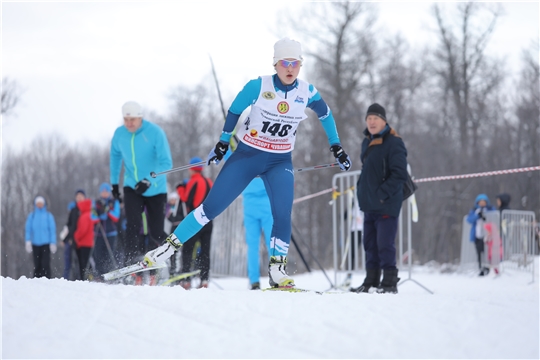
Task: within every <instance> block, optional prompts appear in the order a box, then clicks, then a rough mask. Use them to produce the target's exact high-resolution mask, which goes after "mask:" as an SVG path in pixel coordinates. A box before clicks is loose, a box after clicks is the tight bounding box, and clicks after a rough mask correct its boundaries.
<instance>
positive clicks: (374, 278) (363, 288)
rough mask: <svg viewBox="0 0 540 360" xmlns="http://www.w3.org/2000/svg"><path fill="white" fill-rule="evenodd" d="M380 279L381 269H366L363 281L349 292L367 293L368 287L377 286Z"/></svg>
mask: <svg viewBox="0 0 540 360" xmlns="http://www.w3.org/2000/svg"><path fill="white" fill-rule="evenodd" d="M380 281H381V269H366V278H365V279H364V283H363V284H362V285H360V286H359V287H357V288H351V289H350V291H351V292H355V293H368V292H369V289H371V288H372V287H373V288H377V287H379V283H380Z"/></svg>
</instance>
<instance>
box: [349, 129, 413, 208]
mask: <svg viewBox="0 0 540 360" xmlns="http://www.w3.org/2000/svg"><path fill="white" fill-rule="evenodd" d="M364 135H365V136H366V138H365V139H364V141H363V142H362V153H361V155H360V160H361V161H362V164H363V165H362V172H361V173H360V178H359V179H358V184H357V197H358V204H359V205H360V209H361V210H362V211H363V212H365V213H373V214H381V215H390V216H394V217H398V216H399V212H400V210H401V203H402V202H403V184H404V183H405V181H406V180H407V150H406V149H405V144H404V143H403V140H402V139H401V137H399V135H398V134H397V132H396V131H395V130H394V129H392V128H390V127H389V126H388V125H387V126H386V127H385V129H384V130H383V131H382V132H381V133H380V134H377V135H374V136H372V135H371V134H370V133H369V131H368V130H367V129H366V130H364Z"/></svg>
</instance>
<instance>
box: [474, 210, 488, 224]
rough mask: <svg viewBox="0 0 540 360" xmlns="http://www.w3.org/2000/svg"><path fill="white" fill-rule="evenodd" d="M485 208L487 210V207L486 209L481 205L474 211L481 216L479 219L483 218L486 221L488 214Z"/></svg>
mask: <svg viewBox="0 0 540 360" xmlns="http://www.w3.org/2000/svg"><path fill="white" fill-rule="evenodd" d="M485 210H486V209H484V208H483V207H479V208H478V209H476V210H475V211H474V213H475V214H476V215H478V218H479V219H482V220H484V221H485V220H486V216H485V215H484V211H485Z"/></svg>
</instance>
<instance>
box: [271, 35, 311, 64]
mask: <svg viewBox="0 0 540 360" xmlns="http://www.w3.org/2000/svg"><path fill="white" fill-rule="evenodd" d="M283 59H296V60H300V61H303V60H304V58H303V57H302V46H301V45H300V43H299V42H298V41H296V40H292V39H289V38H288V37H285V38H283V39H281V40H279V41H278V42H276V43H275V44H274V65H276V64H277V62H278V61H279V60H283Z"/></svg>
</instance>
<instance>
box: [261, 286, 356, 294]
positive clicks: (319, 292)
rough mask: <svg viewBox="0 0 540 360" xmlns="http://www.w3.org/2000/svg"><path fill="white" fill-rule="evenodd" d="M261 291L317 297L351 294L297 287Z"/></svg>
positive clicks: (272, 288)
mask: <svg viewBox="0 0 540 360" xmlns="http://www.w3.org/2000/svg"><path fill="white" fill-rule="evenodd" d="M261 290H262V291H282V292H290V293H313V294H317V295H325V294H349V292H334V291H317V290H309V289H302V288H297V287H271V288H264V289H261Z"/></svg>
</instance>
